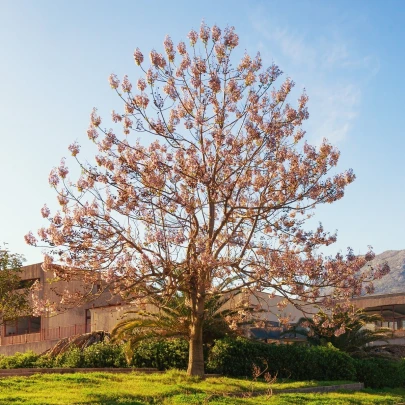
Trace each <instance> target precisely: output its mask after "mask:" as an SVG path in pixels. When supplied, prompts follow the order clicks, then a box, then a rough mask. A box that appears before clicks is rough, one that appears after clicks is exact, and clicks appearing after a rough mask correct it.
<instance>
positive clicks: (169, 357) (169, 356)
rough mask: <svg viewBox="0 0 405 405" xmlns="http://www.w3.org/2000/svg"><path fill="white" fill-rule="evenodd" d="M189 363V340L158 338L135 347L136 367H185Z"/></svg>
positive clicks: (133, 363)
mask: <svg viewBox="0 0 405 405" xmlns="http://www.w3.org/2000/svg"><path fill="white" fill-rule="evenodd" d="M187 363H188V342H187V341H186V340H185V339H170V340H169V339H157V340H146V341H143V342H140V343H139V344H138V345H137V346H136V348H135V349H134V353H133V356H132V365H133V366H134V367H153V368H157V369H158V370H167V369H169V368H177V369H185V368H187Z"/></svg>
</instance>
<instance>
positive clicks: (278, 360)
mask: <svg viewBox="0 0 405 405" xmlns="http://www.w3.org/2000/svg"><path fill="white" fill-rule="evenodd" d="M254 364H255V365H257V366H259V367H261V368H262V369H264V367H265V366H266V364H267V365H268V367H269V371H270V373H272V374H275V373H277V375H278V377H280V378H286V377H290V378H292V379H294V380H320V381H322V380H354V379H355V378H356V370H355V367H354V361H353V359H352V358H351V357H350V356H349V355H347V354H345V353H343V352H341V351H339V350H338V349H336V348H334V347H333V346H331V345H329V346H325V347H323V346H314V347H306V346H299V345H272V344H264V343H259V342H253V341H250V340H247V339H243V338H237V339H223V340H218V341H217V342H216V344H215V346H214V347H213V348H212V350H211V352H210V355H209V359H208V364H207V369H208V371H211V372H217V373H223V374H226V375H229V376H248V377H249V376H251V375H252V367H253V365H254Z"/></svg>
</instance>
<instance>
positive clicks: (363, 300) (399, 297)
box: [352, 293, 405, 345]
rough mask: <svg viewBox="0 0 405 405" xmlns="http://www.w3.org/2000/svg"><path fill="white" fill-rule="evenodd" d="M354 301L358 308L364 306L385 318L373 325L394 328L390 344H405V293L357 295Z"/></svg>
mask: <svg viewBox="0 0 405 405" xmlns="http://www.w3.org/2000/svg"><path fill="white" fill-rule="evenodd" d="M352 303H353V305H354V306H355V307H356V308H363V309H364V310H365V312H367V313H369V314H378V315H380V316H381V317H382V319H383V320H382V321H381V322H379V323H378V325H374V326H373V327H376V328H378V327H384V328H390V329H392V333H393V336H392V339H389V343H390V344H399V345H405V293H396V294H381V295H369V296H362V297H356V298H353V299H352ZM374 344H387V342H375V343H374Z"/></svg>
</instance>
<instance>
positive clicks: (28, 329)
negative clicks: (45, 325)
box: [4, 316, 41, 336]
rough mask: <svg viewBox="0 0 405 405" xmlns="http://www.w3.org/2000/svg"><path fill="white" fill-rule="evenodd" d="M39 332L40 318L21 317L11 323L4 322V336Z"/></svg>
mask: <svg viewBox="0 0 405 405" xmlns="http://www.w3.org/2000/svg"><path fill="white" fill-rule="evenodd" d="M40 331H41V317H39V316H23V317H21V318H17V319H14V320H12V321H5V322H4V336H10V335H25V334H26V333H38V332H40Z"/></svg>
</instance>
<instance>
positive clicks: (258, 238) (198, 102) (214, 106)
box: [26, 23, 383, 375]
mask: <svg viewBox="0 0 405 405" xmlns="http://www.w3.org/2000/svg"><path fill="white" fill-rule="evenodd" d="M188 39H189V42H190V46H189V47H187V46H186V44H185V43H184V42H180V43H178V44H177V46H175V45H174V44H173V42H172V40H171V38H170V37H169V36H167V37H166V38H165V40H164V49H165V55H163V54H160V53H158V52H157V51H155V50H152V51H151V52H150V61H151V64H150V66H145V65H146V63H145V62H144V56H143V54H142V53H141V51H140V50H139V49H138V48H137V49H136V51H135V53H134V59H135V63H136V65H138V66H139V67H140V70H141V72H142V73H141V77H140V78H139V79H138V80H137V81H136V83H134V85H133V84H132V83H131V82H130V80H129V78H128V76H124V77H123V79H122V81H121V82H120V80H119V79H118V78H117V76H116V75H114V74H113V75H111V76H110V78H109V82H110V86H111V87H112V88H113V89H114V90H115V91H116V92H117V94H118V96H119V97H120V98H121V99H122V102H123V112H121V113H118V112H115V111H112V121H113V122H114V123H115V124H119V123H120V124H122V127H123V134H124V135H123V136H119V135H117V132H116V131H115V130H113V129H105V128H104V127H103V126H102V119H101V117H100V116H99V115H98V114H97V110H96V109H94V110H93V112H92V113H91V119H90V127H89V129H88V131H87V134H88V137H89V138H90V140H91V141H93V142H94V143H95V144H96V145H97V147H98V151H99V152H98V154H97V155H96V156H95V163H94V164H89V163H81V162H80V160H79V159H78V154H79V151H80V146H79V144H77V143H74V144H72V145H70V147H69V150H70V151H71V153H72V155H73V156H74V157H75V158H76V160H77V162H78V163H79V164H80V166H81V170H82V174H81V176H80V178H79V179H78V180H77V182H74V183H71V182H70V181H68V180H67V175H68V168H67V167H66V165H65V162H64V160H63V161H62V162H61V165H60V166H59V167H58V168H55V169H54V170H52V172H51V174H50V176H49V182H50V184H51V185H52V186H53V187H54V188H55V190H56V191H57V194H58V195H57V198H58V200H59V203H60V205H61V211H58V212H55V213H54V214H51V213H50V210H49V209H48V208H47V207H46V206H45V207H44V208H43V209H42V215H43V217H45V218H47V219H48V220H49V226H48V227H47V228H42V229H40V230H39V231H38V235H39V239H40V240H42V241H43V242H45V245H46V246H49V247H50V250H49V251H48V252H47V253H46V254H45V256H44V268H45V269H46V270H52V271H54V272H55V274H56V275H57V277H59V278H60V279H62V280H67V281H69V280H74V279H76V278H80V279H82V280H84V281H85V282H86V285H87V286H90V285H91V283H92V282H95V281H96V280H98V279H99V278H101V279H102V281H103V286H106V287H108V289H109V291H112V292H113V293H117V294H118V293H120V294H122V295H123V296H125V297H126V298H128V299H130V300H132V301H135V300H138V302H141V301H142V300H143V299H145V298H147V297H148V299H149V300H152V302H153V297H159V299H156V302H161V301H162V298H164V299H166V300H170V299H171V297H173V296H174V295H175V294H176V293H177V292H181V293H183V294H185V296H186V297H187V301H186V302H187V305H189V307H190V308H191V321H190V358H189V367H188V373H189V374H190V375H202V374H203V373H204V368H203V367H204V362H203V350H202V330H203V321H204V311H205V303H206V300H207V297H209V296H210V295H212V294H218V293H224V292H229V291H232V290H238V289H240V288H242V287H244V288H246V289H249V290H250V291H253V292H254V291H269V293H272V294H274V293H277V294H280V295H282V296H284V297H285V298H286V299H287V300H288V299H291V298H292V297H295V298H297V297H299V298H300V300H301V301H300V302H301V303H302V305H304V304H305V303H314V302H323V303H324V304H325V305H333V302H334V300H337V299H339V300H342V299H343V300H345V299H348V298H349V297H351V296H352V294H353V293H359V292H360V291H361V288H362V283H363V282H364V281H366V280H372V279H373V278H374V277H375V276H376V274H375V272H376V271H377V272H379V274H380V275H381V273H382V272H383V270H381V269H377V270H373V269H370V270H368V271H367V272H360V269H361V268H362V267H363V266H364V265H365V264H366V262H367V261H369V260H371V259H372V258H373V253H371V252H370V253H368V254H367V255H366V256H365V257H356V256H354V255H353V253H352V251H351V250H349V251H348V253H347V255H346V256H343V255H341V254H338V255H336V256H335V257H324V256H323V255H321V254H319V251H318V248H319V247H322V246H327V245H330V244H331V243H333V242H335V240H336V236H335V235H333V234H329V233H328V232H326V231H325V230H324V229H323V227H322V226H321V225H319V226H318V228H317V229H315V230H312V231H310V230H308V229H305V228H304V224H305V221H306V219H307V218H309V217H310V216H311V215H312V214H313V209H314V208H315V207H316V206H317V205H318V204H323V203H332V202H334V201H337V200H339V199H340V198H342V197H343V194H344V189H345V187H346V186H347V185H348V184H349V183H351V182H352V181H353V180H354V178H355V176H354V174H353V172H352V171H351V170H348V171H346V172H344V173H339V174H334V175H332V174H330V173H329V172H330V170H331V169H332V168H334V167H335V166H336V165H337V163H338V159H339V152H338V150H337V149H335V148H334V147H332V146H331V145H330V144H329V143H328V142H327V141H326V140H324V141H323V143H322V144H321V145H320V146H319V148H315V147H313V146H311V145H309V144H307V143H304V140H303V138H304V135H305V132H304V131H303V130H302V128H301V125H302V123H303V121H304V120H306V119H307V118H308V111H307V107H306V104H307V101H308V97H307V96H306V94H305V93H304V94H302V95H301V96H300V97H299V99H298V103H297V106H296V107H294V106H292V105H291V104H290V103H288V102H287V96H288V95H289V93H290V92H291V91H292V89H293V87H294V82H293V81H292V80H291V79H289V78H287V79H286V80H284V82H283V83H281V85H279V86H278V88H275V87H274V83H275V81H276V80H277V79H278V78H279V76H280V75H281V74H282V72H281V71H280V69H279V68H278V67H277V66H275V65H272V66H270V67H268V68H266V69H265V68H263V66H262V60H261V58H260V55H259V54H258V55H256V56H255V57H251V56H249V55H248V54H245V55H244V56H243V57H242V59H241V60H240V62H239V63H238V64H237V65H232V64H231V54H232V52H233V50H234V49H235V48H236V47H237V45H238V40H239V39H238V35H237V34H236V33H235V30H234V28H233V27H228V28H226V29H225V30H223V31H221V30H220V29H219V28H218V27H217V26H213V27H212V28H211V29H209V27H207V26H206V25H205V24H204V23H203V24H202V25H201V28H200V31H199V33H197V32H196V31H191V32H190V33H189V34H188ZM137 133H138V134H141V135H142V137H141V138H140V139H138V140H137V139H134V136H135V134H137ZM26 240H27V242H28V243H30V244H32V245H36V244H38V243H39V242H38V241H37V239H36V238H35V237H34V235H33V234H32V233H29V234H28V235H27V236H26ZM377 275H378V274H377ZM327 287H334V290H333V294H331V293H330V291H331V290H330V289H329V290H328V289H327ZM325 291H329V293H328V294H326V293H325ZM69 294H70V296H69ZM84 294H86V293H84ZM69 298H70V299H72V300H75V299H78V294H76V295H74V294H73V295H72V293H67V296H65V297H64V299H65V300H68V299H69ZM294 302H295V301H294Z"/></svg>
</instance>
